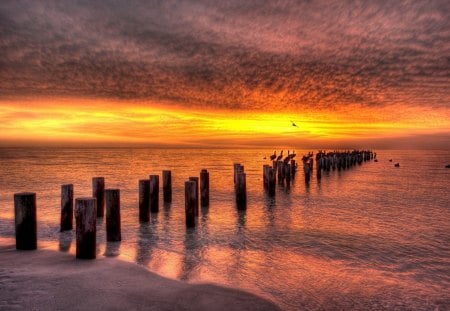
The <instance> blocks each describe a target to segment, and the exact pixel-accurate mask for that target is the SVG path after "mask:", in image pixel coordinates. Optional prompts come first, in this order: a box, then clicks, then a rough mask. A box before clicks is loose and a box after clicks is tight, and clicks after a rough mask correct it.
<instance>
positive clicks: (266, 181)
mask: <svg viewBox="0 0 450 311" xmlns="http://www.w3.org/2000/svg"><path fill="white" fill-rule="evenodd" d="M269 169H271V167H270V166H269V165H267V164H266V165H263V186H264V189H265V190H268V189H269V179H268V172H269Z"/></svg>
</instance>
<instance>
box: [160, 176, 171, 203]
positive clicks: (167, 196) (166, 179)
mask: <svg viewBox="0 0 450 311" xmlns="http://www.w3.org/2000/svg"><path fill="white" fill-rule="evenodd" d="M162 175H163V199H164V202H166V203H171V202H172V172H171V171H163V172H162Z"/></svg>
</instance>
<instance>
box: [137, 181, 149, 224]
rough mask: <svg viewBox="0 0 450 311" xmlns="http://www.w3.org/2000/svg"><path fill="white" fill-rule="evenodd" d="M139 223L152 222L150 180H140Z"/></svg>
mask: <svg viewBox="0 0 450 311" xmlns="http://www.w3.org/2000/svg"><path fill="white" fill-rule="evenodd" d="M139 221H141V222H148V221H150V180H148V179H141V180H139Z"/></svg>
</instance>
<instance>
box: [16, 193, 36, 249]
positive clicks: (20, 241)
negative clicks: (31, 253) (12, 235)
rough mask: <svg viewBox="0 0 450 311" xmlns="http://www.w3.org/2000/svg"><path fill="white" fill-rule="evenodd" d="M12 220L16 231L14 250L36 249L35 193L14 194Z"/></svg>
mask: <svg viewBox="0 0 450 311" xmlns="http://www.w3.org/2000/svg"><path fill="white" fill-rule="evenodd" d="M14 218H15V231H16V249H20V250H33V249H36V248H37V225H36V193H34V192H21V193H15V194H14Z"/></svg>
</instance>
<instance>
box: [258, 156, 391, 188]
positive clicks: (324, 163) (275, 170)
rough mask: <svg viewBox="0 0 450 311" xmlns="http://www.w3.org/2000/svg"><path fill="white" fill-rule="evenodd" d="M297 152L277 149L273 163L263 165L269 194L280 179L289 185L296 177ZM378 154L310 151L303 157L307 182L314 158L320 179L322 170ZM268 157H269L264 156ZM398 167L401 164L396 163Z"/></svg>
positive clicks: (317, 175)
mask: <svg viewBox="0 0 450 311" xmlns="http://www.w3.org/2000/svg"><path fill="white" fill-rule="evenodd" d="M296 156H297V154H296V153H295V150H293V152H292V153H291V152H290V150H288V154H287V156H285V157H283V150H281V152H280V154H279V155H278V156H277V152H276V150H275V151H274V152H273V154H272V155H271V156H270V157H269V159H270V160H271V161H272V165H268V164H266V165H264V166H263V181H264V189H265V190H266V191H267V192H268V194H269V195H272V196H273V195H275V184H276V180H277V179H278V183H279V184H282V185H284V184H285V185H286V186H287V187H289V185H290V182H291V180H292V179H293V178H294V177H295V174H296V171H297V167H298V164H297V163H296V160H295V157H296ZM376 157H377V154H376V152H373V151H372V150H351V151H332V152H326V151H324V150H319V151H318V152H317V153H316V154H315V156H314V153H313V152H309V153H308V154H306V155H304V156H303V157H302V159H301V162H302V164H303V173H304V177H305V183H306V184H307V185H308V184H309V183H310V180H311V175H312V174H313V172H314V159H315V162H316V177H317V180H318V181H320V180H321V178H322V172H330V171H331V170H333V171H335V170H338V171H341V170H347V169H350V168H352V167H353V166H355V165H356V164H359V165H361V164H362V163H363V162H366V161H370V160H374V161H375V162H377V161H378V160H377V159H376ZM264 159H267V157H264ZM395 166H397V167H399V166H400V165H399V164H398V163H396V165H395Z"/></svg>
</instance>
